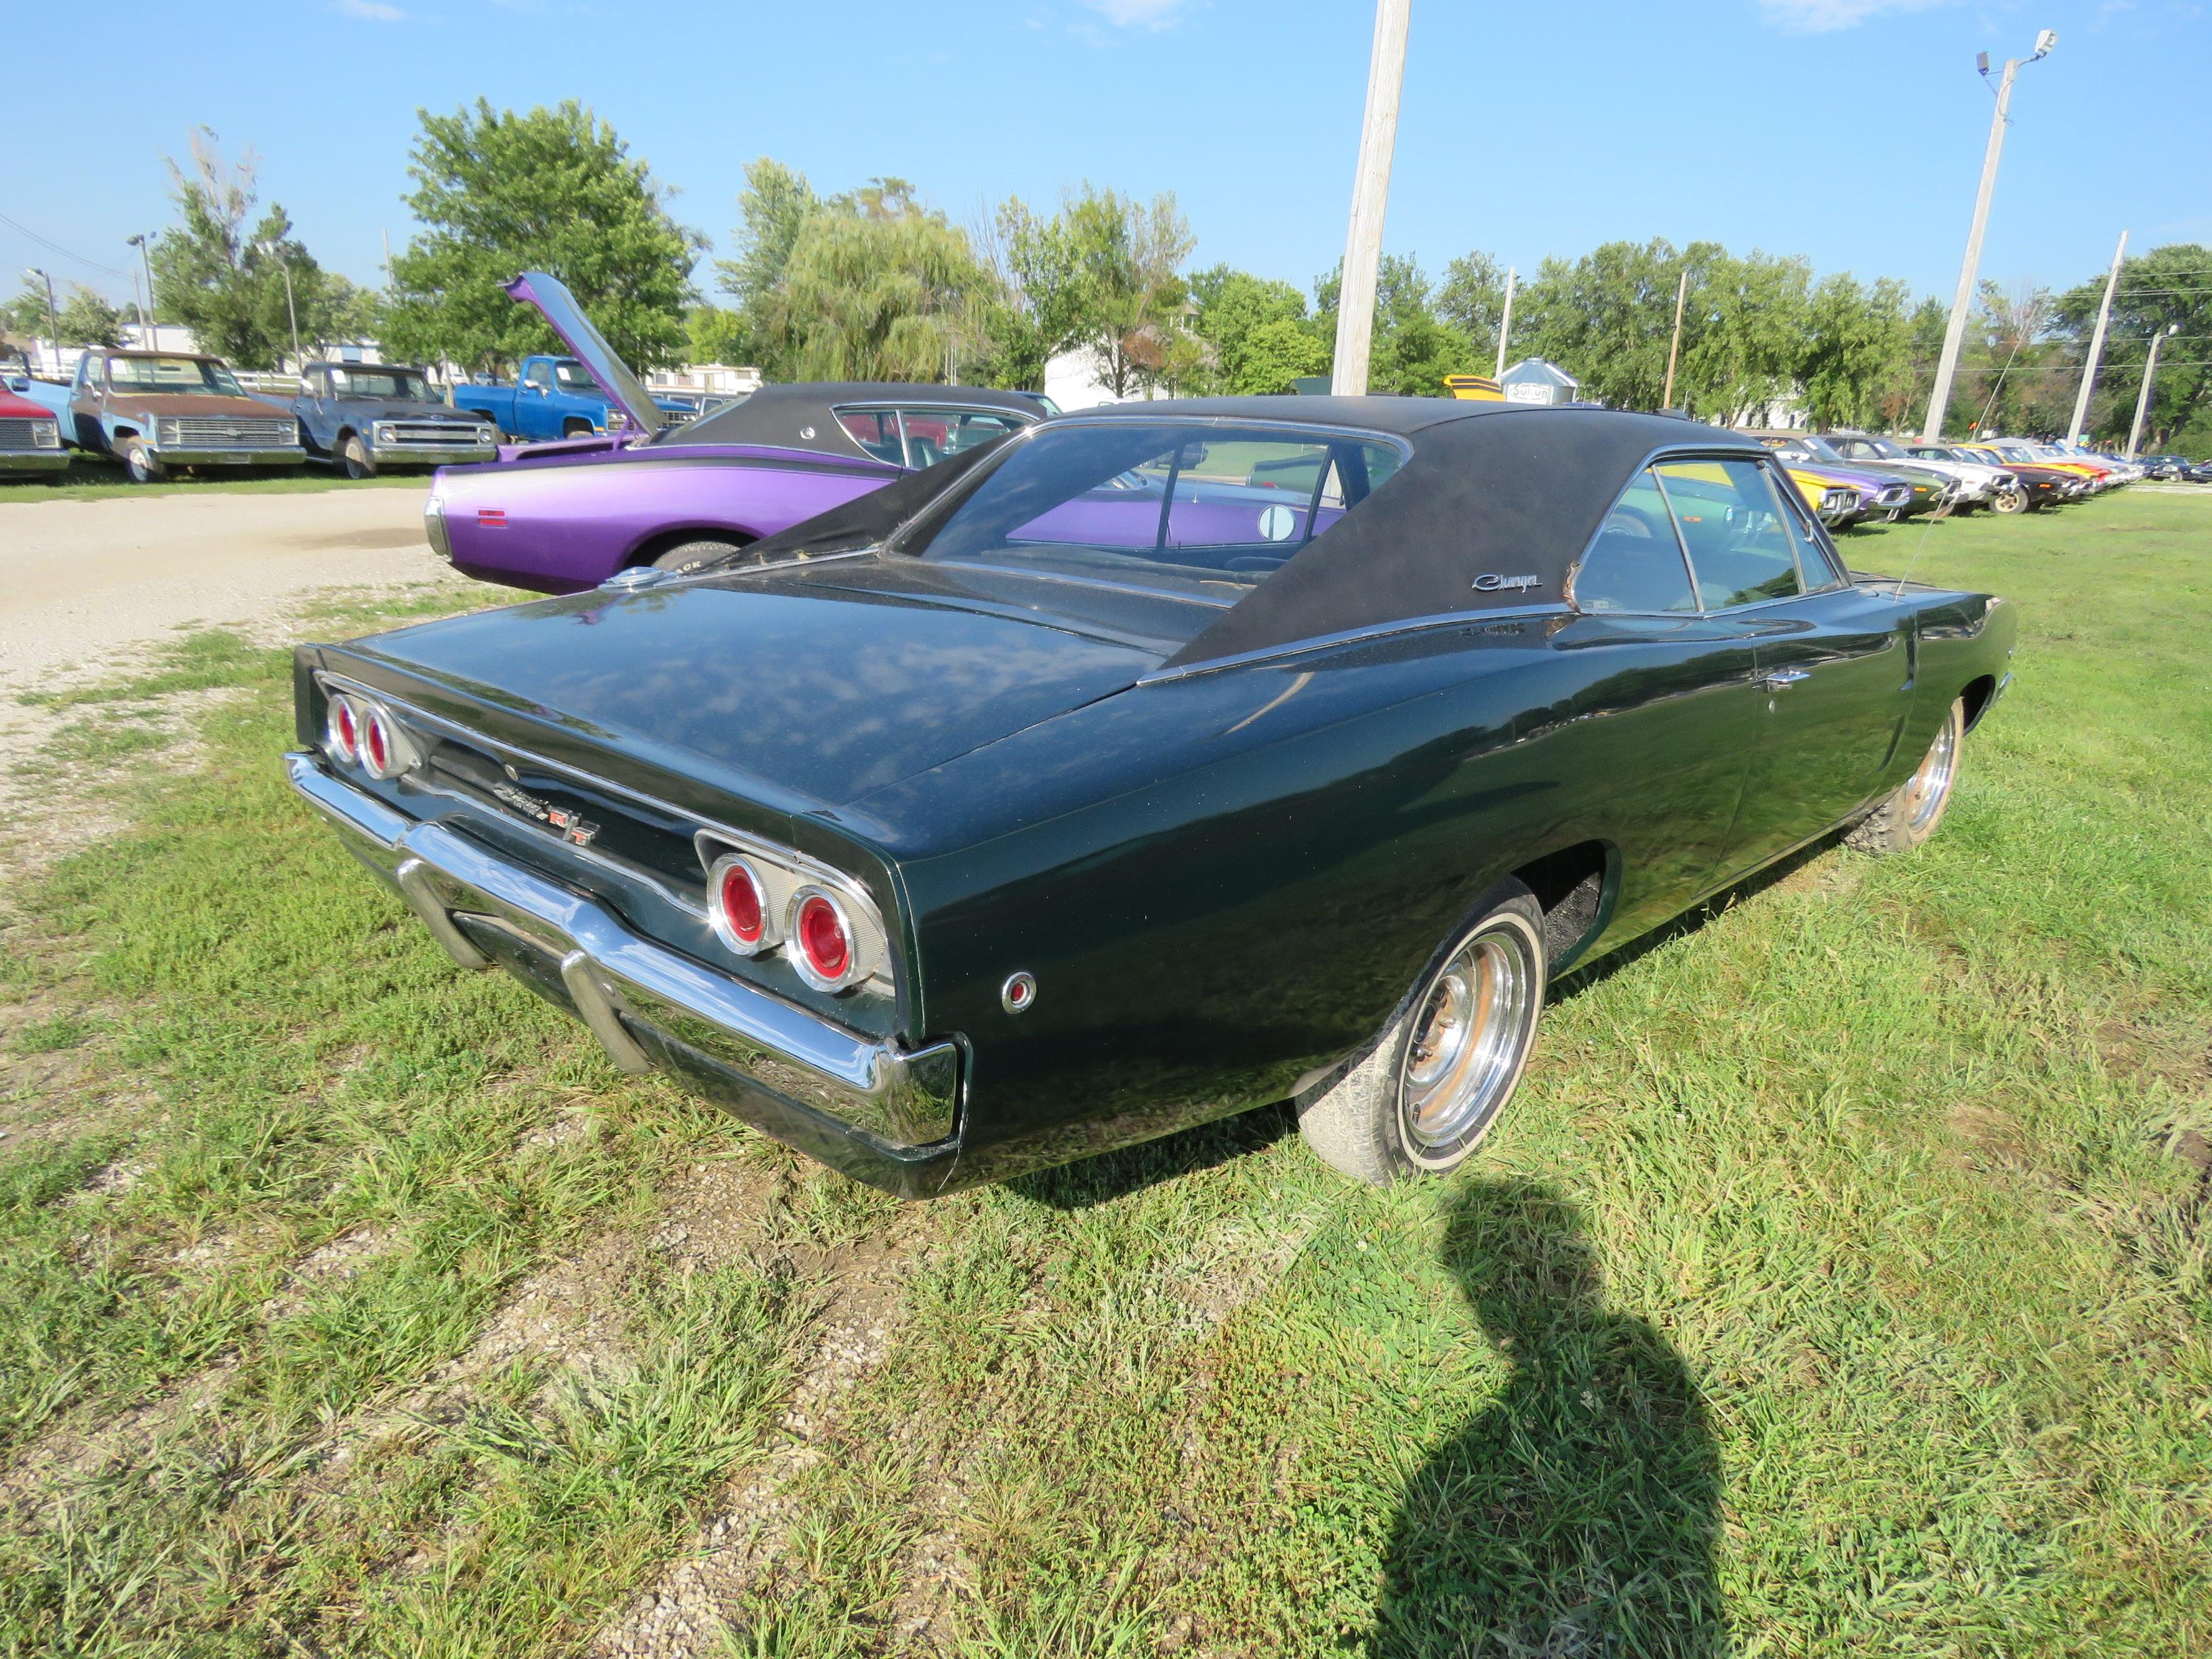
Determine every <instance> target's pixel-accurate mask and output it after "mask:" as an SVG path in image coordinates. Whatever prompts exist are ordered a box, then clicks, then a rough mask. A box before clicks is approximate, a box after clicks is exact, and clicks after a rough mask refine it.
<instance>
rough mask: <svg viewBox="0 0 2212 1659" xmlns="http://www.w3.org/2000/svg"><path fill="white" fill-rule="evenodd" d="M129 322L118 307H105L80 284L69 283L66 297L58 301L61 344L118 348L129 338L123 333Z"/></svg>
mask: <svg viewBox="0 0 2212 1659" xmlns="http://www.w3.org/2000/svg"><path fill="white" fill-rule="evenodd" d="M40 298H41V301H43V299H44V296H43V295H41V296H40ZM130 321H131V318H129V317H128V316H126V315H125V313H124V312H123V310H122V308H121V307H118V306H112V305H110V304H108V303H107V301H106V300H104V299H102V298H101V297H100V295H97V294H95V293H94V292H93V291H92V290H91V289H88V288H87V287H86V286H85V285H84V284H83V283H70V289H69V298H68V299H66V300H64V301H63V302H62V309H61V329H62V343H63V344H64V345H83V346H119V345H121V344H122V343H124V341H125V340H126V339H127V338H128V337H129V336H127V335H125V333H124V331H123V330H124V325H125V324H126V323H128V322H130Z"/></svg>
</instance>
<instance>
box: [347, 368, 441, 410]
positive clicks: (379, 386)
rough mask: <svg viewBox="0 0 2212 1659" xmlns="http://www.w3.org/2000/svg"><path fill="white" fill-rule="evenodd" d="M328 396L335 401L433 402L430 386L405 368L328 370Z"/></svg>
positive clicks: (426, 381)
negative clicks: (329, 381) (329, 375)
mask: <svg viewBox="0 0 2212 1659" xmlns="http://www.w3.org/2000/svg"><path fill="white" fill-rule="evenodd" d="M331 396H332V397H334V398H404V399H407V400H408V401H410V402H413V403H418V404H428V403H435V402H436V401H437V398H435V395H433V393H432V392H431V391H430V383H429V382H428V380H424V379H423V378H422V376H421V375H420V374H415V373H414V372H413V371H411V370H410V369H404V368H353V367H351V366H349V367H347V368H334V369H332V370H331Z"/></svg>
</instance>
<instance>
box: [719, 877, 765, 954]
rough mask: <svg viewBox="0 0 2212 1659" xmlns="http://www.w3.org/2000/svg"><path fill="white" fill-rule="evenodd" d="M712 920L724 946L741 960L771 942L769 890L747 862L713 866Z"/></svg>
mask: <svg viewBox="0 0 2212 1659" xmlns="http://www.w3.org/2000/svg"><path fill="white" fill-rule="evenodd" d="M709 920H710V921H712V922H713V923H714V931H715V932H716V933H719V934H720V935H721V938H722V943H723V944H725V945H728V946H729V947H730V948H731V949H732V951H737V952H738V954H739V955H740V956H748V957H749V956H750V955H752V954H753V953H754V952H755V951H758V950H759V949H760V948H761V946H762V945H765V944H766V943H767V942H768V889H767V888H766V887H765V886H764V885H763V884H762V882H761V878H760V872H757V870H755V869H754V868H753V867H752V866H751V865H750V864H748V863H747V862H746V861H745V860H743V859H740V858H726V859H723V860H720V862H718V863H717V864H716V865H715V866H714V914H713V915H712V916H711V917H710V918H709Z"/></svg>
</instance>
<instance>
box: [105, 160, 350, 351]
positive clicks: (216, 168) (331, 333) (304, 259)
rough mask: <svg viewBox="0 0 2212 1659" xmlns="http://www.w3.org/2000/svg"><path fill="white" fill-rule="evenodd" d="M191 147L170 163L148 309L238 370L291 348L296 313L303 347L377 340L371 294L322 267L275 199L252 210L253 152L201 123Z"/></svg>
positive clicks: (255, 202)
mask: <svg viewBox="0 0 2212 1659" xmlns="http://www.w3.org/2000/svg"><path fill="white" fill-rule="evenodd" d="M256 170H257V164H256V162H255V161H254V158H253V155H252V152H250V151H249V152H247V153H246V155H243V156H241V157H240V159H239V160H238V161H236V162H235V163H234V162H231V161H227V160H226V159H225V158H224V156H223V154H222V148H221V145H220V142H219V141H218V140H217V138H216V135H215V134H214V133H212V132H210V131H208V130H207V129H206V128H205V127H201V128H199V129H197V130H196V131H194V132H193V134H192V135H191V167H190V168H189V169H187V168H185V167H182V166H180V165H179V164H178V163H177V162H176V161H174V160H172V161H170V163H169V173H170V179H171V181H172V184H173V189H174V194H175V198H176V204H177V222H176V223H175V224H173V225H172V226H171V227H170V228H168V229H167V231H165V232H163V233H162V234H161V237H160V239H159V240H157V241H155V244H154V246H153V248H152V249H151V251H150V252H151V258H152V263H153V266H154V295H155V309H156V310H157V311H158V312H159V313H161V315H162V316H164V317H166V318H167V319H169V320H171V321H173V322H179V323H183V324H184V325H185V326H187V327H189V328H190V329H191V331H192V335H193V337H194V338H195V339H196V340H197V341H198V343H199V344H200V347H201V349H203V350H207V351H213V352H216V353H217V354H219V355H220V356H225V357H228V358H229V359H230V360H231V361H232V362H235V363H237V364H239V365H240V366H241V367H244V368H274V367H276V364H277V363H279V362H282V361H283V360H284V359H285V358H287V357H289V356H290V355H291V349H292V315H293V313H294V312H295V311H296V313H297V315H298V318H299V329H300V340H301V347H302V349H305V350H307V351H308V352H309V353H310V354H312V352H313V348H314V346H315V345H316V343H319V342H322V341H327V340H332V339H361V338H370V339H373V338H376V337H378V325H379V320H380V319H379V315H378V312H379V307H378V301H377V300H376V299H375V297H374V295H368V294H367V293H365V292H364V291H363V290H362V289H358V288H356V287H355V286H354V284H353V283H350V282H349V281H347V280H346V279H345V278H344V277H343V276H338V275H337V274H336V273H334V272H331V271H326V270H324V269H323V268H322V266H321V265H320V264H319V263H318V262H317V261H316V259H315V257H314V255H313V254H312V253H310V252H308V251H307V247H306V246H305V245H304V244H303V243H301V240H300V239H299V237H298V236H297V235H296V234H295V232H294V229H293V226H292V221H291V218H290V216H289V215H288V214H286V212H285V211H284V210H283V207H282V206H280V205H279V204H276V203H271V204H270V205H269V207H268V208H267V209H266V210H263V211H259V212H258V213H257V209H258V196H257V193H256V190H255V173H256ZM288 270H289V273H290V277H291V299H290V304H289V307H288V305H287V301H286V297H285V276H286V273H287V271H288ZM86 320H87V323H88V324H89V323H90V322H92V321H93V320H94V318H92V317H90V316H88V318H87V319H86Z"/></svg>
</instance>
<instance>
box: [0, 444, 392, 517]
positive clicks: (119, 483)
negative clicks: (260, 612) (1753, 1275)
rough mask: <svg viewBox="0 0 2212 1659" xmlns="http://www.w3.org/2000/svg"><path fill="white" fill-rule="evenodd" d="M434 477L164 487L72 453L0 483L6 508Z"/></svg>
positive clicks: (197, 481)
mask: <svg viewBox="0 0 2212 1659" xmlns="http://www.w3.org/2000/svg"><path fill="white" fill-rule="evenodd" d="M429 477H430V475H429V474H428V472H416V473H410V472H398V473H392V474H390V475H388V476H386V477H378V478H349V477H345V476H344V475H343V474H342V473H339V472H337V471H333V470H332V469H331V468H328V467H321V466H301V467H289V468H286V469H285V470H283V471H281V472H271V471H261V472H258V473H256V474H254V475H253V476H251V477H240V476H237V475H236V474H235V473H234V472H233V471H230V470H229V469H216V470H211V471H207V472H203V473H197V474H179V475H177V476H174V477H170V478H168V479H166V480H164V481H163V482H162V483H155V484H137V483H131V481H130V479H129V478H127V477H125V476H124V471H123V468H122V467H121V466H120V465H118V464H116V463H115V462H113V461H110V460H107V459H105V458H104V457H99V456H93V455H87V454H83V453H78V452H72V453H70V464H69V466H68V467H67V469H66V470H64V471H61V472H58V473H54V474H51V475H40V476H36V477H33V476H29V475H22V474H18V475H16V476H15V477H13V478H10V479H0V507H3V506H5V505H7V504H8V503H9V502H11V501H14V502H23V501H109V500H113V499H118V498H120V497H125V496H139V495H207V494H210V493H211V492H212V493H221V494H223V495H312V494H314V493H316V492H319V491H321V490H325V489H425V488H427V487H428V483H429Z"/></svg>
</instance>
